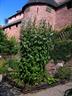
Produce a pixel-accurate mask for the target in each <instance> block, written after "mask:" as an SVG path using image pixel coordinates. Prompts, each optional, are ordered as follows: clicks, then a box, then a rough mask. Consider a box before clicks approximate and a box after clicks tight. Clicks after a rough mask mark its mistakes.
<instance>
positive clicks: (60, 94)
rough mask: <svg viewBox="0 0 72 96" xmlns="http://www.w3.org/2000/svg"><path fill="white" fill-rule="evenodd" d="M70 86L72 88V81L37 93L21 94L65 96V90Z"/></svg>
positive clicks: (26, 95) (23, 95) (30, 95)
mask: <svg viewBox="0 0 72 96" xmlns="http://www.w3.org/2000/svg"><path fill="white" fill-rule="evenodd" d="M70 88H72V82H70V83H67V84H65V85H58V86H55V87H52V88H48V89H45V90H42V91H39V92H36V93H31V94H30V93H29V94H21V95H20V96H64V92H65V91H66V90H68V89H70Z"/></svg>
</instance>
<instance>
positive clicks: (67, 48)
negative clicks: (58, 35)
mask: <svg viewBox="0 0 72 96" xmlns="http://www.w3.org/2000/svg"><path fill="white" fill-rule="evenodd" d="M50 55H51V58H52V59H54V60H55V61H57V60H64V61H67V60H69V59H70V58H71V57H72V40H60V41H56V42H55V43H54V49H53V50H51V52H50Z"/></svg>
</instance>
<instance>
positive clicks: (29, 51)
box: [19, 23, 53, 85]
mask: <svg viewBox="0 0 72 96" xmlns="http://www.w3.org/2000/svg"><path fill="white" fill-rule="evenodd" d="M52 34H53V33H52V31H51V29H50V28H47V26H46V24H45V23H42V24H41V25H39V27H36V26H35V25H33V24H32V25H30V26H29V24H28V26H26V27H25V28H24V27H23V29H22V32H21V43H20V45H21V49H20V51H21V64H19V78H20V80H21V81H23V83H24V84H29V85H36V84H40V83H42V82H46V80H47V77H46V75H45V64H47V63H48V60H49V59H50V55H49V50H50V49H51V48H53V44H52V40H51V37H52Z"/></svg>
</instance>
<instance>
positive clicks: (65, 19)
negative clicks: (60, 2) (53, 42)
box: [55, 6, 72, 30]
mask: <svg viewBox="0 0 72 96" xmlns="http://www.w3.org/2000/svg"><path fill="white" fill-rule="evenodd" d="M70 24H72V8H70V9H68V8H67V7H66V6H65V7H62V8H60V9H58V10H57V11H56V21H55V29H58V30H60V29H61V28H64V26H67V25H70Z"/></svg>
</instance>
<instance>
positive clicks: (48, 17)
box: [3, 0, 72, 40]
mask: <svg viewBox="0 0 72 96" xmlns="http://www.w3.org/2000/svg"><path fill="white" fill-rule="evenodd" d="M23 19H24V20H29V19H30V20H32V21H33V20H34V19H35V20H36V23H38V22H39V21H41V20H45V21H46V22H47V23H49V24H50V25H51V26H52V28H53V29H54V30H60V29H62V28H64V27H65V26H67V25H71V24H72V0H29V1H28V3H27V4H26V5H24V6H23V7H22V9H21V10H19V11H17V13H16V14H14V15H13V16H10V17H9V18H8V19H7V20H6V25H5V26H4V27H3V29H4V31H5V32H6V34H7V36H8V37H12V36H14V37H16V39H17V40H18V39H19V37H20V29H21V22H22V20H23Z"/></svg>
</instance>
